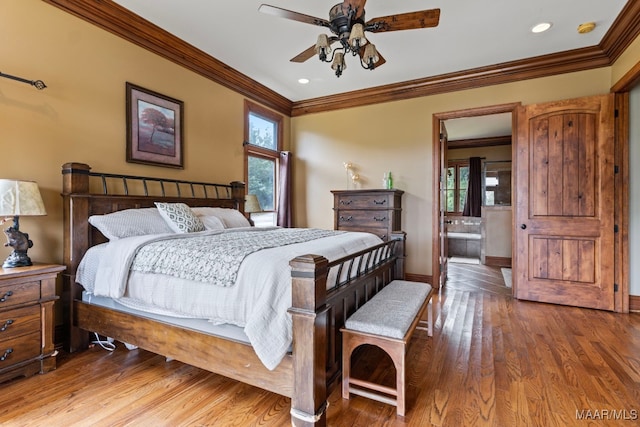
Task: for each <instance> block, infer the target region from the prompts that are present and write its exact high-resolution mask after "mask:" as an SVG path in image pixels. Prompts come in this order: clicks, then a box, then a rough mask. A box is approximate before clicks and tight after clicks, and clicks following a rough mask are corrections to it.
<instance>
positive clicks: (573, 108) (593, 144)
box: [514, 95, 614, 310]
mask: <svg viewBox="0 0 640 427" xmlns="http://www.w3.org/2000/svg"><path fill="white" fill-rule="evenodd" d="M613 108H614V103H613V95H603V96H594V97H588V98H580V99H575V100H567V101H560V102H552V103H546V104H538V105H528V106H524V107H520V108H519V109H518V120H517V140H516V150H517V152H516V161H517V165H516V171H517V172H516V174H517V175H516V189H517V191H516V195H515V197H516V222H515V225H516V229H515V231H514V233H515V239H516V254H515V255H516V260H515V262H516V267H515V271H514V279H515V282H514V287H515V295H516V297H517V298H518V299H525V300H532V301H542V302H549V303H556V304H565V305H572V306H579V307H589V308H597V309H603V310H613V309H614V251H613V243H614V216H613V215H614V208H613V207H614V203H613V202H614V165H613V159H614V138H613V121H614V115H613V114H614V111H613Z"/></svg>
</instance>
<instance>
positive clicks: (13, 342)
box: [0, 330, 41, 369]
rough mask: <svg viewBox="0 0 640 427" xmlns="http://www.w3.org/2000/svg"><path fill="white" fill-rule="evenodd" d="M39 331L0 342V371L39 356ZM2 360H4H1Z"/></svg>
mask: <svg viewBox="0 0 640 427" xmlns="http://www.w3.org/2000/svg"><path fill="white" fill-rule="evenodd" d="M40 340H41V334H40V331H39V330H38V331H36V332H32V333H30V334H28V335H24V336H21V337H18V338H13V339H10V340H3V341H1V342H0V369H3V368H6V367H9V366H11V365H15V364H16V363H20V362H22V361H25V360H29V359H33V358H35V357H38V356H40V354H41V353H40V352H41V349H40V347H41V341H40ZM3 359H4V360H3Z"/></svg>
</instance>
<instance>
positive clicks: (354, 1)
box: [342, 0, 367, 19]
mask: <svg viewBox="0 0 640 427" xmlns="http://www.w3.org/2000/svg"><path fill="white" fill-rule="evenodd" d="M366 2H367V0H344V2H342V13H344V15H345V16H347V15H348V14H349V8H351V10H355V11H356V15H355V16H354V19H359V18H361V17H362V15H363V14H364V4H365V3H366Z"/></svg>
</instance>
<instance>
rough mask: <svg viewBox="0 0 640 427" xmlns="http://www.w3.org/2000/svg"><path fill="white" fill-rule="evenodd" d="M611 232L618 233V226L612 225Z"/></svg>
mask: <svg viewBox="0 0 640 427" xmlns="http://www.w3.org/2000/svg"><path fill="white" fill-rule="evenodd" d="M613 232H614V233H617V232H618V224H616V225H614V226H613Z"/></svg>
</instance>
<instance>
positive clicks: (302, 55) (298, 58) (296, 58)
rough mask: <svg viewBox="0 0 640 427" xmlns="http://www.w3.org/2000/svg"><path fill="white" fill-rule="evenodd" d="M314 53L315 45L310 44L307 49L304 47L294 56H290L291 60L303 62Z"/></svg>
mask: <svg viewBox="0 0 640 427" xmlns="http://www.w3.org/2000/svg"><path fill="white" fill-rule="evenodd" d="M315 54H316V45H315V44H314V45H312V46H311V47H310V48H309V49H305V50H303V51H302V52H300V53H299V54H297V55H296V56H294V57H293V58H291V60H290V61H291V62H304V61H306V60H307V59H311V58H313V56H314V55H315Z"/></svg>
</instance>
